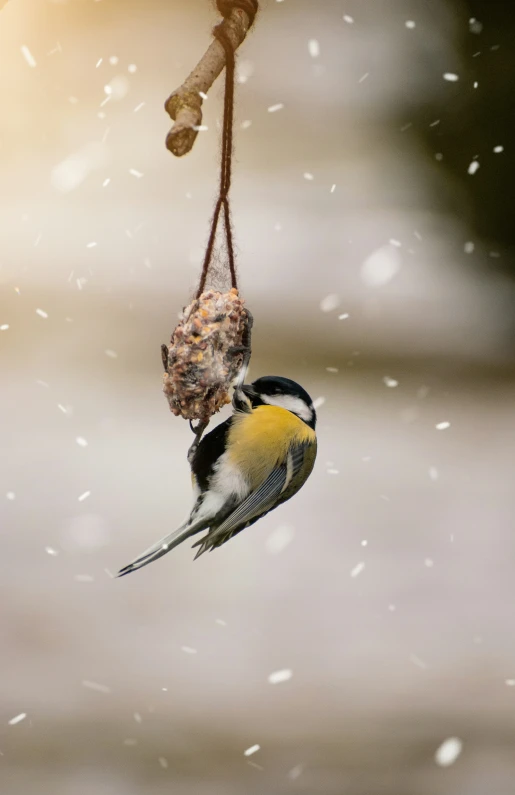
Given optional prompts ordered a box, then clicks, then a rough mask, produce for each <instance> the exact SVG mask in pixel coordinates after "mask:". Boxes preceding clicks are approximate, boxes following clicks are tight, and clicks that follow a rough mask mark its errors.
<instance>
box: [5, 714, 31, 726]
mask: <svg viewBox="0 0 515 795" xmlns="http://www.w3.org/2000/svg"><path fill="white" fill-rule="evenodd" d="M26 717H27V713H26V712H20V714H19V715H16V716H15V717H14V718H11V720H10V721H9V726H16V724H17V723H21V722H22V720H25V718H26Z"/></svg>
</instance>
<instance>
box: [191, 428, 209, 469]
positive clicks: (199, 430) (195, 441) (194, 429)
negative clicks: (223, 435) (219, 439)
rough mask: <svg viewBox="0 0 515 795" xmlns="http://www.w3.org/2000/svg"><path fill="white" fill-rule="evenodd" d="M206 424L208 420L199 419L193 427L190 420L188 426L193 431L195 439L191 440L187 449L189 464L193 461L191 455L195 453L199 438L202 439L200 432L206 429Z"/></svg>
mask: <svg viewBox="0 0 515 795" xmlns="http://www.w3.org/2000/svg"><path fill="white" fill-rule="evenodd" d="M208 424H209V420H199V422H198V425H197V426H196V427H194V426H193V423H192V421H191V420H190V428H191V430H192V431H193V433H194V434H195V439H194V440H193V443H192V445H191V447H190V449H189V450H188V463H189V464H190V465H191V462H192V461H193V457H194V455H195V453H196V452H197V448H198V446H199V444H200V440H201V439H202V434H203V433H204V431H205V430H206V428H207V426H208Z"/></svg>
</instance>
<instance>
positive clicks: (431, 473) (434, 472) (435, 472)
mask: <svg viewBox="0 0 515 795" xmlns="http://www.w3.org/2000/svg"><path fill="white" fill-rule="evenodd" d="M429 477H430V478H431V480H433V481H434V480H438V478H439V473H438V470H437V468H436V467H429Z"/></svg>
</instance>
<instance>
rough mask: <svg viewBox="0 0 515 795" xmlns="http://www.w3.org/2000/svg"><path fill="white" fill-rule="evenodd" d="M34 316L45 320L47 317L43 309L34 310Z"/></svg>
mask: <svg viewBox="0 0 515 795" xmlns="http://www.w3.org/2000/svg"><path fill="white" fill-rule="evenodd" d="M36 315H39V316H40V317H43V318H45V319H46V318H47V317H48V313H47V312H45V311H44V309H36Z"/></svg>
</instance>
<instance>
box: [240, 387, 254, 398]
mask: <svg viewBox="0 0 515 795" xmlns="http://www.w3.org/2000/svg"><path fill="white" fill-rule="evenodd" d="M241 391H242V392H243V394H244V395H246V396H247V397H248V398H249V399H250V400H252V398H254V397H257V392H256V390H255V389H254V387H253V386H252V384H243V386H242V388H241Z"/></svg>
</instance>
